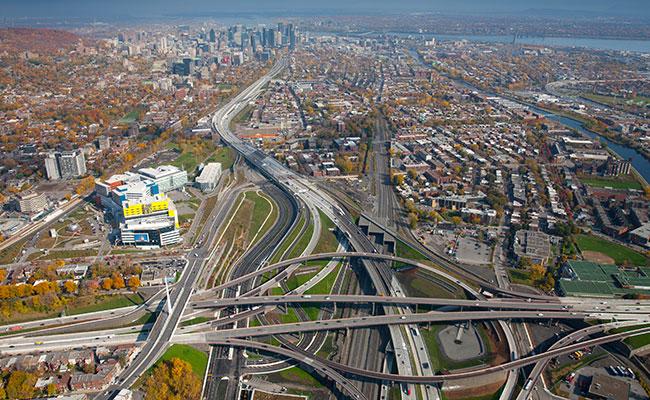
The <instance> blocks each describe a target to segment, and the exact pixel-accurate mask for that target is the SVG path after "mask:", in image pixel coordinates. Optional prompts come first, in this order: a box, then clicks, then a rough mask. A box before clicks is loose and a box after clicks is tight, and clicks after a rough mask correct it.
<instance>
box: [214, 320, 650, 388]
mask: <svg viewBox="0 0 650 400" xmlns="http://www.w3.org/2000/svg"><path fill="white" fill-rule="evenodd" d="M649 332H650V328H647V327H646V328H640V329H636V330H634V331H629V332H622V333H618V334H614V335H609V336H604V337H600V338H596V339H591V340H586V341H584V342H580V343H574V344H570V345H567V346H564V347H561V348H557V349H553V350H549V351H547V352H544V353H541V354H535V355H531V356H528V357H524V358H520V359H518V360H514V361H510V362H507V363H504V364H500V365H494V366H490V367H485V368H481V369H476V370H471V371H464V372H455V373H450V374H444V375H433V376H403V375H396V374H385V373H381V372H376V371H367V370H362V369H358V368H353V367H350V366H348V365H344V364H339V363H336V362H333V361H329V360H325V359H322V358H319V357H316V356H313V355H310V354H309V355H305V354H300V355H296V354H294V355H293V356H294V357H295V359H296V360H297V361H299V362H306V361H307V359H310V361H311V360H318V361H320V362H321V363H323V364H325V365H327V366H329V367H331V368H333V369H336V370H339V371H342V372H347V373H350V374H353V375H356V376H359V377H364V378H371V379H377V380H384V381H388V382H407V383H420V384H422V383H436V382H445V381H451V380H458V379H468V378H472V377H477V376H482V375H486V374H491V373H496V372H502V371H507V370H512V369H517V368H521V367H524V366H526V365H530V364H534V363H536V362H538V361H540V360H545V359H550V358H553V357H557V356H560V355H563V354H569V353H573V352H574V351H576V350H579V349H582V348H584V347H591V346H596V345H601V344H605V343H611V342H615V341H618V340H622V339H625V338H627V337H630V336H636V335H643V334H647V333H649ZM211 343H217V344H222V343H225V344H230V345H233V346H242V347H250V348H256V349H261V350H265V351H270V352H275V351H276V349H278V347H276V346H272V345H268V344H265V343H259V342H254V341H246V340H241V339H240V340H236V339H217V340H214V341H211ZM283 354H284V355H288V353H286V352H283Z"/></svg>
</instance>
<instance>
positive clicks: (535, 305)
mask: <svg viewBox="0 0 650 400" xmlns="http://www.w3.org/2000/svg"><path fill="white" fill-rule="evenodd" d="M290 303H351V304H369V303H376V304H393V305H395V304H399V305H431V306H441V307H442V306H452V307H469V308H485V309H491V310H503V309H515V310H533V311H565V310H570V311H572V312H585V313H589V314H595V313H598V312H602V310H599V309H594V307H598V306H597V305H594V302H593V301H583V302H580V303H575V304H564V303H555V302H528V301H524V300H501V299H494V300H462V299H443V298H440V299H439V298H431V297H401V296H398V297H391V296H370V295H295V294H289V295H284V296H255V297H237V298H225V299H218V300H209V301H200V302H195V303H191V304H190V306H191V307H192V308H196V309H201V308H219V307H231V306H245V305H272V304H275V305H283V304H290ZM596 304H600V303H599V302H596ZM625 310H630V311H625ZM604 313H605V314H612V313H625V314H640V315H641V316H643V317H645V316H647V315H648V314H650V304H647V305H643V306H639V307H635V308H629V306H615V308H613V309H609V310H607V311H605V312H604Z"/></svg>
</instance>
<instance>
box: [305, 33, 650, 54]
mask: <svg viewBox="0 0 650 400" xmlns="http://www.w3.org/2000/svg"><path fill="white" fill-rule="evenodd" d="M308 33H310V34H313V35H335V36H351V37H369V38H372V37H377V36H380V35H388V36H398V37H402V38H407V37H413V38H422V39H423V40H431V39H436V40H437V41H439V42H450V41H457V40H467V41H470V42H480V43H512V39H513V38H514V36H512V35H457V34H453V35H448V34H440V35H437V34H432V33H416V32H413V33H408V32H358V33H346V32H317V31H310V32H308ZM516 43H519V44H530V45H538V46H548V47H569V48H585V49H592V50H614V51H631V52H637V53H650V40H647V39H606V38H582V37H554V36H548V37H542V36H518V37H517V39H516Z"/></svg>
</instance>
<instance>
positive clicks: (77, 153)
mask: <svg viewBox="0 0 650 400" xmlns="http://www.w3.org/2000/svg"><path fill="white" fill-rule="evenodd" d="M45 172H46V174H47V179H49V180H51V181H53V180H59V179H71V178H78V177H80V176H83V175H85V174H86V158H85V157H84V154H83V152H82V151H81V150H72V151H61V152H55V153H50V154H48V155H47V157H46V158H45Z"/></svg>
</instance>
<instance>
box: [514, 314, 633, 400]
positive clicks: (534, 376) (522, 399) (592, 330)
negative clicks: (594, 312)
mask: <svg viewBox="0 0 650 400" xmlns="http://www.w3.org/2000/svg"><path fill="white" fill-rule="evenodd" d="M634 325H638V322H635V321H624V322H610V323H607V324H599V325H595V326H589V327H587V328H584V329H580V330H578V331H575V332H572V333H570V334H568V335H566V336H564V337H563V338H561V339H560V340H558V341H557V342H555V343H553V345H552V346H551V347H549V350H555V349H558V348H561V347H563V346H566V345H567V344H570V343H576V342H578V341H580V340H582V339H584V338H585V337H587V336H591V335H593V334H596V333H603V332H606V331H607V330H609V329H614V328H620V327H627V326H634ZM581 344H583V346H584V343H581ZM549 360H550V359H548V358H547V359H543V360H540V361H537V363H536V364H535V366H534V367H533V370H532V371H531V373H530V374H529V375H528V379H527V380H526V383H527V382H528V381H529V380H530V381H531V384H530V387H529V388H528V389H525V388H522V390H521V391H520V392H519V395H518V396H517V400H527V399H529V398H531V396H532V395H533V393H534V392H535V391H536V390H537V386H536V385H537V381H538V380H539V378H540V377H541V375H542V373H543V372H544V370H545V369H546V366H547V365H548V362H549ZM544 389H546V387H544Z"/></svg>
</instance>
